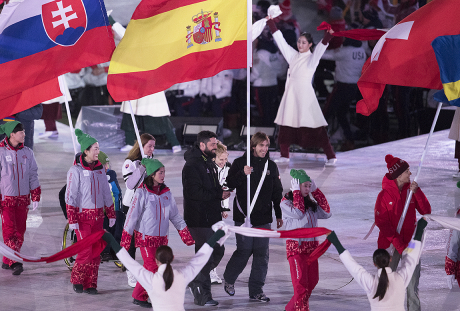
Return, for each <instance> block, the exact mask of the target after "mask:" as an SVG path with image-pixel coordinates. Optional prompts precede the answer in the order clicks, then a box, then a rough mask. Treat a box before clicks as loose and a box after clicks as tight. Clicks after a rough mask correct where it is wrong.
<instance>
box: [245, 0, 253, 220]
mask: <svg viewBox="0 0 460 311" xmlns="http://www.w3.org/2000/svg"><path fill="white" fill-rule="evenodd" d="M246 3H247V10H246V28H247V38H246V50H247V53H246V59H247V64H246V163H247V166H251V110H250V109H251V105H250V103H251V77H250V76H251V64H252V1H250V0H246ZM246 178H247V200H246V205H247V216H246V223H245V226H246V227H251V212H252V211H251V174H248V175H246Z"/></svg>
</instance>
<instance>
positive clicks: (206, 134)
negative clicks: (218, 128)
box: [196, 131, 217, 145]
mask: <svg viewBox="0 0 460 311" xmlns="http://www.w3.org/2000/svg"><path fill="white" fill-rule="evenodd" d="M211 138H217V135H216V133H214V132H211V131H201V132H199V133H198V135H197V136H196V142H197V143H198V145H200V143H204V144H205V145H206V144H207V143H208V141H209V140H210V139H211Z"/></svg>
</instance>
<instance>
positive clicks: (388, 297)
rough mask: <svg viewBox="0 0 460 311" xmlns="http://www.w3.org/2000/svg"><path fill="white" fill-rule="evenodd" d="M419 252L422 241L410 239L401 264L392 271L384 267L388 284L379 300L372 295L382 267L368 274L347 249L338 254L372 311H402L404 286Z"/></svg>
mask: <svg viewBox="0 0 460 311" xmlns="http://www.w3.org/2000/svg"><path fill="white" fill-rule="evenodd" d="M412 243H413V244H412ZM421 252H422V243H421V242H420V241H416V240H412V241H411V242H410V243H409V246H408V248H406V250H405V251H404V252H403V258H402V261H401V263H402V264H401V265H400V267H399V268H398V269H397V270H396V271H394V272H393V271H392V270H391V268H389V267H386V268H385V270H386V271H387V274H388V280H389V285H388V289H387V291H386V293H385V296H384V297H383V299H382V300H380V301H379V298H378V297H377V298H375V299H374V298H372V297H374V295H375V293H376V292H377V286H378V284H379V277H380V273H381V272H382V269H379V270H378V271H377V274H375V275H372V274H370V273H369V272H367V271H366V270H365V269H364V268H363V267H362V266H360V265H359V264H358V263H357V262H356V261H355V260H354V259H353V257H352V256H351V254H350V253H349V252H348V251H347V250H345V251H344V252H343V253H342V254H340V260H341V261H342V262H343V264H344V265H345V267H346V268H347V270H348V272H350V274H351V275H352V276H353V277H354V278H355V280H356V282H358V284H359V285H360V286H361V288H362V289H364V291H365V292H366V294H367V298H368V299H369V302H370V303H371V310H372V311H384V310H392V311H404V310H405V308H404V298H405V295H406V287H407V285H409V282H410V280H411V278H412V274H413V273H414V270H415V267H416V266H417V263H418V261H419V258H420V253H421Z"/></svg>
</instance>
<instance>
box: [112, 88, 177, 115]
mask: <svg viewBox="0 0 460 311" xmlns="http://www.w3.org/2000/svg"><path fill="white" fill-rule="evenodd" d="M131 105H132V107H133V113H134V115H136V116H151V117H165V116H170V115H171V113H170V112H169V107H168V102H167V101H166V96H165V92H163V91H161V92H158V93H155V94H151V95H147V96H144V97H142V98H139V99H137V100H132V101H131ZM120 110H121V112H124V113H127V114H131V110H130V108H129V104H128V102H122V103H121V108H120Z"/></svg>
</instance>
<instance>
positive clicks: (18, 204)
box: [0, 121, 41, 275]
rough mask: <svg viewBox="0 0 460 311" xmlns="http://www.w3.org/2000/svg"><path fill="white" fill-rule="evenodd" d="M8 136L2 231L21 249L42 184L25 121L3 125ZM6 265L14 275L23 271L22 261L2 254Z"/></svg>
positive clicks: (0, 184)
mask: <svg viewBox="0 0 460 311" xmlns="http://www.w3.org/2000/svg"><path fill="white" fill-rule="evenodd" d="M0 134H5V135H6V137H5V138H4V139H3V140H2V141H1V142H0V176H1V178H0V191H1V202H0V211H1V214H2V235H3V241H4V243H5V245H6V246H8V247H9V248H11V249H12V250H14V251H17V252H19V251H20V250H21V247H22V244H23V243H24V234H25V232H26V220H27V214H28V212H29V208H28V207H29V205H30V199H32V210H35V209H36V208H37V207H38V202H39V201H40V195H41V187H40V183H39V181H38V167H37V162H36V161H35V157H34V152H33V151H32V149H30V148H29V147H26V146H24V139H25V131H24V127H23V125H22V123H20V122H18V121H11V122H7V123H5V124H2V125H1V126H0ZM2 268H3V269H11V270H13V275H19V274H21V273H22V271H24V268H23V266H22V263H21V262H16V261H14V260H11V259H9V258H7V257H3V263H2Z"/></svg>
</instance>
